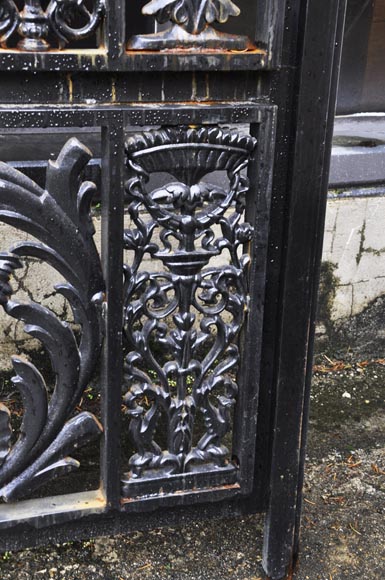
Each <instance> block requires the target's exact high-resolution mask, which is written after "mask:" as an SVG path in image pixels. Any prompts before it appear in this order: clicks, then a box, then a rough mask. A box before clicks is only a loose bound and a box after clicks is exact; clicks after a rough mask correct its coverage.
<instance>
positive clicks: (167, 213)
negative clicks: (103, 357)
mask: <svg viewBox="0 0 385 580" xmlns="http://www.w3.org/2000/svg"><path fill="white" fill-rule="evenodd" d="M255 145H256V141H255V139H254V138H252V137H248V138H246V139H245V137H241V136H240V135H239V134H238V133H236V132H235V131H229V130H222V129H220V128H219V127H198V128H194V129H190V128H175V129H174V128H169V127H163V128H161V129H159V130H152V131H149V132H145V133H142V134H138V135H137V136H136V135H133V136H131V137H130V138H128V140H127V142H126V152H127V164H128V167H129V170H130V172H131V175H132V177H131V178H130V179H129V180H128V182H127V187H126V192H127V194H126V195H127V202H128V204H129V205H128V209H129V213H130V216H131V218H132V222H133V225H134V226H135V227H136V229H135V228H133V229H132V230H131V231H130V232H126V233H125V240H129V244H126V249H128V250H130V252H131V254H132V252H133V254H134V256H133V258H132V261H131V263H132V265H130V267H128V266H127V267H126V269H127V270H129V280H128V279H127V282H126V284H125V298H124V336H125V340H126V348H127V351H128V352H129V354H128V355H127V356H126V360H125V375H124V377H125V386H126V388H127V393H126V395H125V396H124V404H125V406H126V410H127V414H128V416H129V417H130V424H129V435H130V438H131V440H132V443H133V445H134V448H135V453H134V455H132V456H131V458H130V460H129V466H130V472H129V473H128V474H126V475H125V476H124V478H123V482H124V486H123V493H129V491H128V488H129V485H130V482H131V481H135V480H140V479H143V478H148V477H150V478H151V477H153V474H154V472H157V473H158V474H178V473H186V472H191V471H194V470H196V469H198V470H202V468H203V469H205V468H207V469H222V468H227V466H228V464H229V454H228V449H227V448H226V445H225V444H224V442H223V440H224V438H225V437H226V434H227V433H228V432H229V429H230V428H231V409H232V407H233V406H234V404H235V401H236V395H237V391H238V385H237V383H236V380H235V375H236V370H237V366H238V363H239V350H238V347H237V344H236V343H237V338H238V335H239V332H240V330H241V328H242V325H243V322H244V313H245V310H246V304H247V300H248V296H247V292H248V284H247V269H246V268H245V266H244V264H245V259H244V258H243V257H242V255H240V253H239V249H240V248H242V246H243V244H245V242H247V241H248V240H250V238H251V236H252V235H253V228H252V226H251V225H250V224H247V223H246V222H242V215H243V213H244V199H243V200H242V201H240V198H244V195H245V193H246V192H247V189H248V182H247V178H246V177H245V176H243V175H242V174H241V170H242V169H243V168H245V167H246V165H247V162H248V159H249V158H250V155H251V153H252V151H253V149H254V147H255ZM204 160H205V161H206V162H205V163H204V162H203V161H204ZM138 167H139V170H138ZM165 167H167V171H168V172H169V173H171V174H172V175H173V177H175V178H177V179H179V181H176V182H171V183H168V184H166V185H164V186H162V187H160V188H157V189H153V190H149V191H148V190H147V183H148V182H149V178H150V175H151V173H152V172H159V171H164V168H165ZM216 170H223V171H226V173H227V178H228V183H229V186H228V189H222V188H221V187H219V186H218V185H212V184H210V183H207V182H206V181H201V180H202V178H203V177H205V175H206V174H209V173H211V172H213V171H216ZM144 212H147V216H148V219H147V221H146V219H145V217H144V215H145V214H144ZM138 232H141V233H140V234H139V233H138ZM155 232H156V233H157V235H158V236H159V237H158V239H159V243H158V241H157V243H156V244H155V247H156V248H157V249H154V241H153V236H154V234H155ZM219 233H222V236H220V235H218V234H219ZM135 242H136V243H137V247H136V248H135ZM162 244H163V247H162ZM224 248H226V249H227V250H228V253H229V263H228V264H227V265H223V266H221V267H218V266H215V265H211V262H212V260H213V258H214V257H215V256H218V255H219V254H220V253H221V252H222V249H224ZM146 254H147V255H150V256H151V257H152V258H153V259H154V260H158V261H159V262H160V263H161V264H163V269H162V270H160V271H154V272H153V271H145V270H143V269H142V262H143V259H144V258H145V255H146ZM162 416H163V417H165V420H166V424H167V437H166V441H165V442H163V443H161V441H160V440H159V437H158V435H157V426H158V423H159V421H160V419H161V417H162ZM198 416H201V418H202V419H203V423H204V425H205V432H204V433H203V434H202V436H201V437H200V439H199V440H198V441H197V442H196V443H194V430H196V428H197V427H196V422H197V420H198V419H197V417H198Z"/></svg>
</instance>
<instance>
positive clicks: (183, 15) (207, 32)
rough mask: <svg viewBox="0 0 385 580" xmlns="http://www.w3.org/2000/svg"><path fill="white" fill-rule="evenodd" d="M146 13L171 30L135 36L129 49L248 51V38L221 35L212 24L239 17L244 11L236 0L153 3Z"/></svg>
mask: <svg viewBox="0 0 385 580" xmlns="http://www.w3.org/2000/svg"><path fill="white" fill-rule="evenodd" d="M142 13H143V14H144V15H146V16H153V17H154V18H155V19H156V21H157V22H158V23H159V24H161V25H163V24H165V23H167V22H169V21H171V23H172V24H171V27H170V28H168V29H167V30H163V31H161V32H159V33H155V34H147V35H138V36H134V37H133V38H132V40H131V42H130V43H129V48H131V49H137V50H146V49H148V50H162V49H167V48H178V47H181V48H199V47H201V48H215V49H234V50H245V49H246V48H247V46H248V44H249V40H248V39H247V37H245V36H236V35H233V34H225V33H220V32H218V31H217V30H215V29H214V28H213V27H212V26H211V25H212V24H213V23H214V22H218V23H220V24H223V23H224V22H226V21H227V20H228V18H229V17H230V16H239V14H240V13H241V11H240V9H239V8H238V6H236V4H234V2H232V0H151V2H149V3H148V4H146V5H145V6H144V7H143V9H142Z"/></svg>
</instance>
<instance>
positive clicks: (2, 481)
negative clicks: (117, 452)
mask: <svg viewBox="0 0 385 580" xmlns="http://www.w3.org/2000/svg"><path fill="white" fill-rule="evenodd" d="M90 158H91V153H90V151H89V150H88V149H87V148H86V147H85V146H83V145H82V144H81V143H80V142H79V141H78V140H77V139H70V140H69V141H68V142H67V144H66V145H65V146H64V147H63V149H62V151H61V153H60V155H59V157H58V158H57V160H56V161H54V162H52V161H50V162H49V163H48V168H47V177H46V187H45V189H42V188H41V187H40V186H38V185H37V184H36V183H35V182H34V181H32V180H31V179H30V178H28V177H26V176H25V175H23V174H22V173H20V172H19V171H17V170H15V169H14V168H12V167H10V166H9V165H7V164H5V163H0V220H1V221H2V222H5V223H7V224H9V225H11V226H14V227H16V228H18V229H19V230H22V231H24V232H27V233H29V234H31V235H32V236H34V238H35V239H36V241H25V242H20V243H18V244H16V245H15V246H13V247H12V248H11V249H10V251H9V252H3V253H1V254H0V304H1V306H2V307H3V309H4V310H5V312H6V313H7V314H8V315H9V316H11V317H13V318H15V319H16V320H18V321H21V322H23V323H24V330H25V332H26V333H28V334H29V335H30V336H32V337H34V338H36V339H38V340H39V341H40V342H41V343H42V345H43V346H44V348H45V350H46V352H47V353H48V355H49V359H50V362H51V366H52V369H53V371H54V374H55V385H54V389H53V392H52V394H49V392H48V388H47V385H46V382H45V379H44V377H43V376H42V374H41V373H40V372H39V370H38V369H37V368H36V366H34V365H33V364H32V363H31V362H29V361H28V360H27V359H26V358H24V357H21V356H17V357H16V356H15V357H12V364H13V368H14V371H15V376H14V377H13V378H12V383H13V385H14V387H15V388H16V389H17V390H18V391H19V393H20V396H21V401H22V404H23V418H22V422H21V425H20V427H19V429H18V436H17V438H16V440H15V439H14V437H13V433H12V428H11V424H10V415H11V414H10V410H9V409H8V408H7V406H6V404H5V403H1V405H0V497H2V498H3V499H4V500H5V501H11V500H15V499H19V498H21V497H24V496H25V495H28V494H29V493H30V492H32V491H34V490H35V489H36V488H38V487H39V486H41V485H42V484H44V483H45V482H47V481H49V480H50V479H52V478H56V477H57V476H59V475H63V474H66V473H68V472H70V471H72V470H74V469H76V468H77V467H79V462H78V461H76V460H75V459H73V458H72V457H70V456H69V454H70V453H72V452H74V451H75V450H76V449H77V448H78V447H80V446H82V445H85V444H86V443H87V442H88V441H90V440H92V439H94V438H95V437H97V436H99V435H100V433H101V430H102V428H101V425H100V423H99V421H98V420H97V419H96V418H95V417H94V416H93V415H92V414H91V413H89V412H79V413H75V414H74V412H75V409H76V406H77V405H78V403H79V401H80V399H81V397H82V395H83V392H84V389H85V387H86V386H87V384H88V381H89V380H90V377H91V375H92V372H93V369H94V367H95V363H96V361H97V360H98V357H99V352H100V348H101V341H102V323H101V302H102V300H103V291H104V284H103V278H102V271H101V265H100V259H99V255H98V252H97V249H96V247H95V244H94V241H93V234H94V229H93V224H92V221H91V218H90V213H89V210H90V203H91V199H92V196H93V194H94V192H95V185H94V184H93V183H92V182H88V181H84V182H82V180H81V174H82V171H83V169H84V167H85V166H86V164H87V163H88V161H89V160H90ZM26 257H32V258H37V259H40V260H42V261H44V262H46V263H47V264H49V265H50V266H52V267H53V268H55V270H56V271H57V272H59V273H60V274H61V275H62V276H63V278H64V279H65V283H61V284H59V285H57V286H56V287H55V288H56V291H57V292H58V293H60V294H61V295H62V296H63V297H64V298H66V300H67V301H68V303H69V304H70V306H71V309H72V312H73V317H74V321H75V323H76V324H77V325H79V327H80V329H81V331H80V337H78V336H75V334H74V331H73V329H72V327H71V326H70V325H69V324H67V323H66V322H63V321H61V320H59V319H58V317H57V316H56V315H55V314H54V313H53V312H52V311H51V310H49V309H48V308H46V307H44V306H42V305H40V304H38V303H36V302H34V301H31V302H19V301H16V300H14V299H13V298H12V294H13V292H12V284H11V278H12V275H13V273H14V271H15V270H16V269H17V268H20V267H21V266H22V263H23V259H24V258H26Z"/></svg>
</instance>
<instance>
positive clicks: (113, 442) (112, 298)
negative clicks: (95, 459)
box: [101, 113, 124, 508]
mask: <svg viewBox="0 0 385 580" xmlns="http://www.w3.org/2000/svg"><path fill="white" fill-rule="evenodd" d="M123 170H124V139H123V116H122V114H121V113H115V114H113V115H111V117H109V118H108V122H107V124H106V126H103V128H102V264H103V269H104V279H105V283H106V300H105V302H104V306H105V341H104V351H103V363H102V381H101V382H102V389H103V391H102V392H103V398H102V418H103V425H104V437H103V443H102V459H101V480H102V489H103V491H104V493H105V496H106V501H107V505H108V506H109V507H111V508H117V507H118V505H119V500H120V423H121V418H120V413H121V390H122V373H123V354H122V319H123V305H122V299H123V209H124V188H123Z"/></svg>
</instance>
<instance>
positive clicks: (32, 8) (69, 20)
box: [0, 0, 105, 52]
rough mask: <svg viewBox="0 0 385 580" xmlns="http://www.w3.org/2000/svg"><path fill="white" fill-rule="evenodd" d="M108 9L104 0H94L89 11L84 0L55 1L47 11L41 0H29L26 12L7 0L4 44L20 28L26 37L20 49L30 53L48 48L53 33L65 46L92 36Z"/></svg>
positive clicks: (0, 35)
mask: <svg viewBox="0 0 385 580" xmlns="http://www.w3.org/2000/svg"><path fill="white" fill-rule="evenodd" d="M104 11H105V3H104V0H92V10H91V12H90V11H89V10H88V8H87V6H86V3H85V1H84V0H51V2H50V3H49V5H48V8H47V10H43V9H42V6H41V0H25V3H24V8H23V10H22V11H20V10H18V8H17V6H16V4H15V3H14V1H13V0H3V3H2V6H0V45H1V46H2V47H3V48H6V43H7V40H8V39H9V38H10V37H11V36H12V34H13V33H14V32H15V31H16V30H17V31H18V33H19V35H20V36H22V40H20V41H19V43H18V45H17V48H18V49H19V50H23V51H27V52H41V51H47V50H49V48H50V45H49V43H48V41H47V38H48V37H49V35H50V34H53V35H54V36H55V37H56V40H57V42H58V45H59V47H60V48H63V47H64V46H65V45H66V44H68V43H69V42H71V41H77V40H82V39H84V38H88V37H89V36H91V35H92V34H94V33H95V32H96V30H97V29H98V27H99V26H100V23H101V21H102V18H103V15H104Z"/></svg>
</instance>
